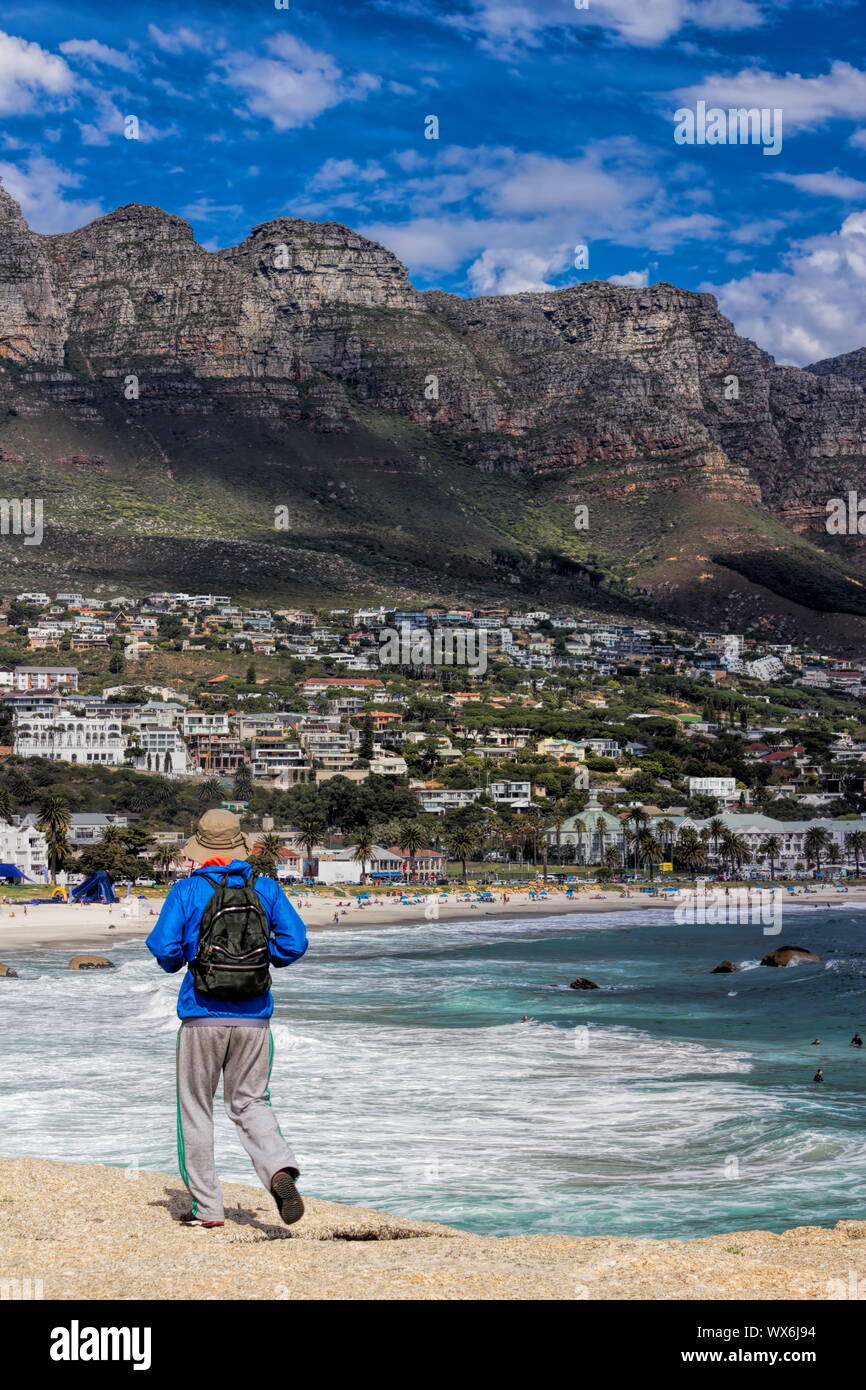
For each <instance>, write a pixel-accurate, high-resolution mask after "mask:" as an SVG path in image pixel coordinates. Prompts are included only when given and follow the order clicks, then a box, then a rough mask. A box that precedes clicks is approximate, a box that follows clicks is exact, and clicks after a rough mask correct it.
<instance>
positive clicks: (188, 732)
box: [181, 709, 230, 738]
mask: <svg viewBox="0 0 866 1390" xmlns="http://www.w3.org/2000/svg"><path fill="white" fill-rule="evenodd" d="M181 732H182V734H183V736H184V738H190V737H191V736H192V735H193V734H228V733H230V729H229V717H228V715H227V714H205V712H204V710H200V709H188V710H185V711H184V713H183V716H182V718H181Z"/></svg>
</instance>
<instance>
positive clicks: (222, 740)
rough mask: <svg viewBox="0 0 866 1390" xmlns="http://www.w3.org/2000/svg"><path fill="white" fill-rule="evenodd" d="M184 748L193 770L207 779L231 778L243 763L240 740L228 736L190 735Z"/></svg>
mask: <svg viewBox="0 0 866 1390" xmlns="http://www.w3.org/2000/svg"><path fill="white" fill-rule="evenodd" d="M186 746H187V750H188V752H189V756H190V761H191V762H192V763H193V764H194V769H197V770H198V771H199V772H202V773H204V774H205V776H208V777H233V776H234V774H235V773H236V772H237V770H238V768H239V767H240V766H241V765H242V763H243V762H244V761H245V759H244V750H243V745H242V743H241V741H240V739H237V738H232V737H231V736H230V735H228V734H210V733H201V734H191V735H190V736H189V737H188V738H187V740H186Z"/></svg>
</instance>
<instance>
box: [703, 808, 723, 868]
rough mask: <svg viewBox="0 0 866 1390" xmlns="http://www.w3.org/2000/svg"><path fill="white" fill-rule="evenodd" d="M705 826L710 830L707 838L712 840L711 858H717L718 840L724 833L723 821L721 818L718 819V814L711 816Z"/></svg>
mask: <svg viewBox="0 0 866 1390" xmlns="http://www.w3.org/2000/svg"><path fill="white" fill-rule="evenodd" d="M706 828H707V830H708V831H709V832H710V834H709V838H710V840H711V841H712V846H713V858H714V859H716V860H718V857H719V840H720V839H721V838H722V836H723V835H724V833H725V829H726V827H725V822H724V821H723V820H720V819H719V817H718V816H713V818H712V820H711V821H710V822H709V824H708V825H707V827H706Z"/></svg>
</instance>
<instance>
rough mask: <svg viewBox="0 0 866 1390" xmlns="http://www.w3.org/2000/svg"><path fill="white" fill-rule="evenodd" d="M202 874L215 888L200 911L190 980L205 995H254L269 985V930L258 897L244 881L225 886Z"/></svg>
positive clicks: (230, 997) (223, 881)
mask: <svg viewBox="0 0 866 1390" xmlns="http://www.w3.org/2000/svg"><path fill="white" fill-rule="evenodd" d="M204 877H205V878H206V879H207V881H208V883H210V884H212V885H213V887H214V889H215V890H216V891H215V892H214V893H213V894H212V895H211V897H210V898H209V900H208V902H207V904H206V906H205V910H204V912H203V913H202V919H201V929H200V932H199V938H198V951H197V953H196V957H195V960H193V961H190V966H189V968H190V970H191V971H192V978H193V984H194V985H195V988H196V990H197V992H198V993H199V994H204V995H207V997H208V998H210V999H254V998H255V997H256V995H258V994H266V993H267V991H268V990H269V989H270V987H271V971H270V951H269V946H268V943H269V940H270V929H269V927H268V919H267V915H266V913H265V909H264V907H263V906H262V900H261V898H260V897H259V895H258V893H256V892H255V890H254V889H253V888H252V887H251V886H250V885H249V884H248V883H244V884H242V885H239V886H237V887H231V886H230V885H229V883H228V881H227V880H228V877H229V876H228V874H225V875H224V876H223V878H222V881H221V882H217V881H216V880H214V879H212V878H211V877H210V875H209V874H205V875H204Z"/></svg>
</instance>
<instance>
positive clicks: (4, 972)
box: [0, 960, 18, 980]
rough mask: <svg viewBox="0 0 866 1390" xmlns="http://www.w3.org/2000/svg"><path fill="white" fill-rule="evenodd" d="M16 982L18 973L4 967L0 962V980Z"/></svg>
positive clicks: (8, 967) (9, 966) (6, 966)
mask: <svg viewBox="0 0 866 1390" xmlns="http://www.w3.org/2000/svg"><path fill="white" fill-rule="evenodd" d="M4 978H5V979H7V980H17V979H18V971H17V970H13V969H12V966H11V965H4V964H3V962H2V960H0V979H4Z"/></svg>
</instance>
